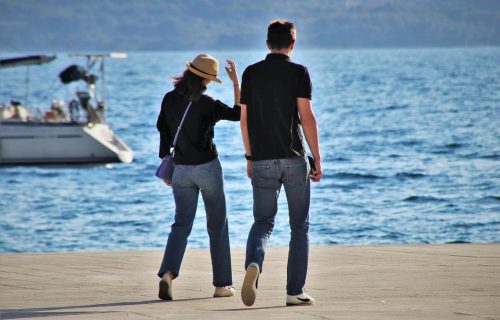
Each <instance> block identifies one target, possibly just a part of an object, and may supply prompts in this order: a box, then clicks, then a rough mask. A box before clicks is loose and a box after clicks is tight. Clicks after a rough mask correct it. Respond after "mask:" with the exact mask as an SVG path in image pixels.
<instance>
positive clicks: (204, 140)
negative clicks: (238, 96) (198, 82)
mask: <svg viewBox="0 0 500 320" xmlns="http://www.w3.org/2000/svg"><path fill="white" fill-rule="evenodd" d="M188 103H189V101H186V100H185V99H184V97H183V96H181V95H180V94H179V93H178V92H177V90H175V89H174V90H172V91H170V92H168V93H167V94H165V97H164V98H163V101H162V103H161V111H160V114H159V116H158V121H157V122H156V128H157V129H158V131H159V132H160V151H159V156H160V158H163V157H165V155H170V149H171V147H172V143H173V140H174V136H175V133H176V131H177V127H178V126H179V124H180V122H181V119H182V116H183V115H184V112H185V111H186V108H187V106H188ZM240 113H241V108H240V106H238V105H235V106H234V108H230V107H228V106H227V105H225V104H224V103H222V102H220V101H219V100H214V99H212V98H211V97H209V96H207V95H202V96H201V98H200V100H198V101H197V102H193V103H192V105H191V108H190V109H189V111H188V113H187V115H186V119H185V120H184V124H183V125H182V128H181V132H180V133H179V137H178V138H177V145H176V147H175V156H174V160H175V163H176V164H187V165H198V164H203V163H207V162H209V161H212V160H214V159H215V158H217V155H218V154H217V147H216V146H215V143H214V142H213V138H214V126H215V124H216V123H217V121H219V120H222V119H225V120H231V121H239V120H240Z"/></svg>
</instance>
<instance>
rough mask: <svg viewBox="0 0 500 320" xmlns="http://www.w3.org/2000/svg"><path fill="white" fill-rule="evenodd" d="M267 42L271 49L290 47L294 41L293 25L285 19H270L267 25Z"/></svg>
mask: <svg viewBox="0 0 500 320" xmlns="http://www.w3.org/2000/svg"><path fill="white" fill-rule="evenodd" d="M267 42H268V43H269V45H270V46H271V49H277V50H280V49H286V48H290V46H291V45H292V43H294V42H295V26H294V25H293V23H292V22H290V21H287V20H274V21H271V23H270V24H269V26H268V27H267Z"/></svg>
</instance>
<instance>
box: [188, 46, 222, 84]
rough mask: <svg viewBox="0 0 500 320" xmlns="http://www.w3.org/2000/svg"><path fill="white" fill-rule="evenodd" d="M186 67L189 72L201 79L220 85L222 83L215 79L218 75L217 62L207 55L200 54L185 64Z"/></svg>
mask: <svg viewBox="0 0 500 320" xmlns="http://www.w3.org/2000/svg"><path fill="white" fill-rule="evenodd" d="M186 66H187V68H188V69H189V71H191V72H192V73H194V74H196V75H198V76H200V77H202V78H205V79H209V80H212V81H215V82H218V83H222V81H220V80H219V79H218V78H217V74H218V73H219V61H217V59H215V58H214V57H212V56H211V55H209V54H206V53H202V54H200V55H198V56H197V57H196V58H194V60H193V61H188V62H186Z"/></svg>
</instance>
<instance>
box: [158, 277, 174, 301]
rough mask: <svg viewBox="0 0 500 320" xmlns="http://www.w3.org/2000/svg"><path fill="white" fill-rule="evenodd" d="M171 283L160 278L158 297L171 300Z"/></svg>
mask: <svg viewBox="0 0 500 320" xmlns="http://www.w3.org/2000/svg"><path fill="white" fill-rule="evenodd" d="M170 287H171V284H169V283H168V282H167V281H165V280H163V279H161V280H160V292H159V293H158V298H160V299H162V300H172V291H171V288H170Z"/></svg>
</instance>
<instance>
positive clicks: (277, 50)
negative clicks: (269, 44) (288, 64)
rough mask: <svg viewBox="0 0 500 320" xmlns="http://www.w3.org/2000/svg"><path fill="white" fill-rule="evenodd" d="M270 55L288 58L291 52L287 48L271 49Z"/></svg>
mask: <svg viewBox="0 0 500 320" xmlns="http://www.w3.org/2000/svg"><path fill="white" fill-rule="evenodd" d="M271 53H279V54H284V55H287V56H289V57H290V56H291V55H292V50H291V49H289V48H287V49H271Z"/></svg>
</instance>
